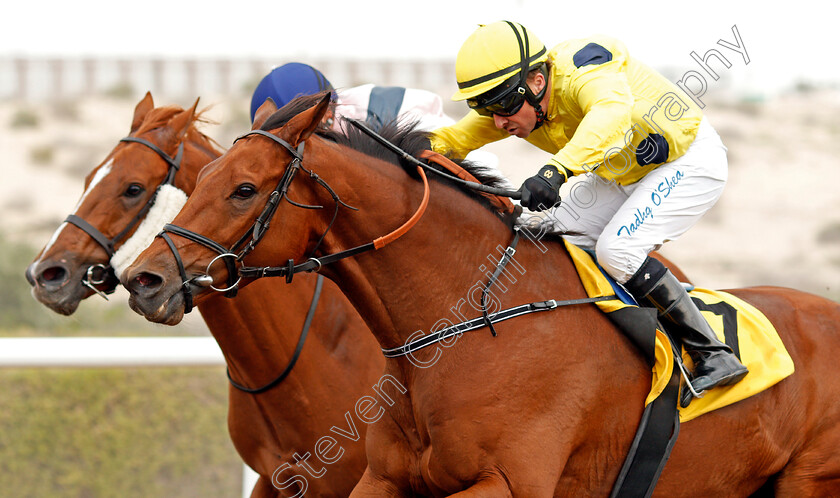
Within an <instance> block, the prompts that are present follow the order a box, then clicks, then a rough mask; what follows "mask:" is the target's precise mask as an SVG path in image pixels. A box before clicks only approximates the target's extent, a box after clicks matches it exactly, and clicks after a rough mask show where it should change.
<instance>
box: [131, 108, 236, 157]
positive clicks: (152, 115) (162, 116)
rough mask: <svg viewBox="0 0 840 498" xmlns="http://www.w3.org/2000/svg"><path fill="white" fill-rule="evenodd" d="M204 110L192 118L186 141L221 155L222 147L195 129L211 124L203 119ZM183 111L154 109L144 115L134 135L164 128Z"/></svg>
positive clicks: (181, 109)
mask: <svg viewBox="0 0 840 498" xmlns="http://www.w3.org/2000/svg"><path fill="white" fill-rule="evenodd" d="M206 110H207V109H204V110H202V111H200V112H197V113H196V114H195V116H194V117H193V120H192V122H191V123H190V127H189V128H188V129H187V140H188V141H191V142H194V143H195V144H196V145H198V146H199V147H203V148H204V149H206V150H208V151H215V152H216V153H217V154H221V153H222V152H224V149H223V148H222V146H221V145H219V144H218V143H217V142H216V141H215V140H213V139H212V138H210V137H208V136H207V135H205V134H204V133H202V132H201V131H199V130H198V128H197V125H198V124H199V123H200V124H207V123H211V122H212V121H211V120H209V119H207V118H206V117H204V112H205V111H206ZM183 111H184V109H183V108H181V107H178V106H174V105H169V106H163V107H155V108H154V109H152V110H151V111H149V112H148V113H147V114H146V116H145V117H144V118H143V122H142V123H141V124H140V126H139V127H138V128H137V131H136V132H135V133H134V135H135V136H140V135H142V134H143V133H146V132H149V131H152V130H154V129H157V128H161V127H163V126H166V124H167V123H169V120H170V119H172V117H173V116H175V115H176V114H178V113H179V112H183Z"/></svg>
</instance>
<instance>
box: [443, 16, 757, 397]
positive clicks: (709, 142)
mask: <svg viewBox="0 0 840 498" xmlns="http://www.w3.org/2000/svg"><path fill="white" fill-rule="evenodd" d="M455 71H456V77H457V83H458V90H457V91H456V92H455V94H454V95H453V97H452V99H453V100H466V101H467V105H468V106H469V107H470V109H471V110H470V112H469V113H468V114H467V115H466V116H465V117H464V118H463V119H461V120H460V121H459V122H457V123H456V124H454V125H449V126H444V127H442V128H439V129H437V130H435V131H434V132H433V136H432V146H433V148H434V149H435V150H436V151H437V152H440V153H443V154H447V155H449V156H450V157H455V158H459V157H463V156H464V155H465V154H467V153H468V152H469V151H471V150H474V149H476V148H479V147H481V146H483V145H485V144H487V143H490V142H493V141H496V140H500V139H502V138H506V137H508V136H510V135H514V136H517V137H519V138H523V139H525V140H527V141H528V142H530V143H532V144H533V145H535V146H537V147H539V148H541V149H543V150H545V151H547V152H549V153H551V154H553V156H552V157H551V158H550V159H549V160H548V161H547V163H546V164H545V165H544V166H543V167H542V168H540V170H539V171H538V172H537V174H536V175H534V176H533V177H531V178H528V179H526V180H525V182H524V183H523V184H522V187H521V188H520V189H519V191H520V193H521V204H522V205H523V206H525V207H527V208H529V209H531V210H535V211H542V210H544V209H547V208H552V207H554V206H556V205H558V204H559V203H560V194H559V189H560V186H561V185H563V183H565V182H566V181H567V180H568V179H569V178H570V177H572V176H575V175H580V176H578V177H577V178H575V184H574V186H573V190H572V194H573V195H571V196H570V197H572V200H573V201H574V203H569V202H566V203H563V205H562V206H560V207H559V208H558V209H556V210H554V212H553V213H551V214H550V216H553V217H554V218H555V221H556V222H557V223H559V224H560V226H562V227H564V228H565V230H566V231H568V232H570V233H569V235H566V236H565V237H566V238H567V239H569V241H570V242H572V243H574V244H576V245H578V246H581V247H583V248H585V249H589V250H593V251H594V252H595V254H596V256H597V259H598V262H599V263H600V265H601V266H602V267H603V268H604V269H605V270H606V271H607V272H608V273H609V274H610V275H611V276H612V277H613V278H614V279H615V280H616V281H618V282H619V283H621V284H622V285H623V286H624V287H625V288H626V289H627V290H628V291H629V292H630V293H631V294H632V295H633V296H634V297H635V298H636V301H637V302H638V303H639V304H640V305H643V306H647V307H655V308H656V309H657V310H658V312H659V316H660V318H662V319H664V320H663V323H665V324H666V326H667V328H668V331H669V332H670V333H671V335H672V336H674V337H675V338H676V339H678V340H679V341H681V342H682V344H683V345H684V346H685V348H686V351H687V352H688V353H689V354H690V356H691V358H692V360H693V361H694V370H693V381H692V385H693V387H694V389H695V390H696V391H698V392H701V391H703V390H706V389H711V388H713V387H715V386H725V385H730V384H734V383H736V382H738V381H740V380H741V379H742V378H743V377H744V376H745V375H746V374H747V368H746V367H744V366H743V365H742V364H741V363H740V361H739V360H738V358H737V357H736V356H735V355H734V354H733V352H732V349H731V348H730V347H729V346H727V345H726V344H724V343H722V342H721V341H719V340H718V339H717V337H716V335H715V333H714V332H713V331H712V329H711V327H710V326H709V324H708V322H706V320H705V319H704V318H703V316H702V314H701V313H700V311H699V309H698V308H697V306H696V305H695V304H694V303H693V302H692V300H691V298H690V297H689V296H688V294H687V292H686V290H685V289H684V288H683V286H682V285H681V284H680V282H679V281H678V280H677V279H676V278H675V277H674V276H673V275H672V274H671V272H670V271H668V270H667V269H666V268H665V266H664V265H663V264H662V263H660V262H659V261H658V260H656V259H654V258H650V257H648V253H650V252H651V251H653V250H656V249H658V248H659V247H660V246H661V245H662V244H663V243H665V242H666V241H668V240H674V239H676V238H678V237H679V236H680V235H682V234H683V233H684V232H685V231H686V230H688V229H689V228H690V227H691V226H693V225H694V224H695V223H697V221H698V220H699V219H700V218H701V217H702V216H703V214H704V213H706V211H708V210H709V209H710V208H711V207H712V206H713V205H714V204H715V202H716V201H717V200H718V198H719V197H720V195H721V193H722V191H723V187H724V185H725V184H726V179H727V169H728V165H727V159H726V147H724V145H723V143H722V142H721V140H720V137H719V136H718V135H717V133H716V132H715V130H714V129H713V128H712V126H711V125H710V124H709V123H708V121H707V120H706V118H705V117H704V116H703V114H702V113H701V111H700V110H699V109H698V108H696V107H695V106H694V104H693V103H691V101H690V100H688V99H686V98H685V95H684V94H682V93H680V90H679V89H678V88H677V87H676V86H675V85H674V84H672V83H671V82H669V81H668V80H666V79H665V78H664V77H662V76H661V75H660V74H658V73H657V72H655V71H654V70H652V69H650V68H649V67H647V66H645V65H643V64H642V63H641V62H639V61H637V60H635V59H633V58H631V57H630V55H629V54H628V51H627V49H626V47H625V46H624V45H623V44H622V43H621V42H619V41H618V40H615V39H613V38H609V37H605V36H596V37H591V38H585V39H579V40H569V41H566V42H563V43H560V44H559V45H557V46H556V47H554V48H553V49H552V50H551V51H547V50H546V48H545V46H544V45H543V44H542V43H541V42H540V41H539V40H538V39H537V37H536V36H534V35H533V34H532V33H531V32H530V31H528V30H527V29H526V28H525V27H523V26H522V25H520V24H517V23H513V22H509V21H499V22H495V23H492V24H488V25H481V26H480V27H479V28H478V29H477V30H476V31H475V32H473V34H472V35H471V36H470V37H469V38H468V39H467V40H466V41H465V42H464V44H463V46H462V47H461V49H460V51H459V52H458V56H457V58H456V62H455ZM570 183H571V182H570ZM580 189H585V190H580ZM586 191H588V192H586ZM580 199H583V201H581V200H580ZM561 208H562V209H561ZM577 208H580V209H577ZM572 234H574V235H572ZM686 393H687V391H686ZM689 401H690V397H688V398H687V397H686V396H683V406H686V405H687V404H688V402H689Z"/></svg>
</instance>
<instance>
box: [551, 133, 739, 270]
mask: <svg viewBox="0 0 840 498" xmlns="http://www.w3.org/2000/svg"><path fill="white" fill-rule="evenodd" d="M727 174H728V164H727V160H726V147H725V146H724V145H723V143H722V142H721V140H720V137H719V136H718V134H717V132H715V130H714V128H712V126H711V125H710V124H709V123H708V122H707V120H706V118H703V120H702V121H701V122H700V127H699V129H698V131H697V137H696V138H695V140H694V142H693V143H692V144H691V146H690V147H689V149H688V151H687V152H686V153H685V154H684V155H683V156H682V157H680V158H678V159H676V160H675V161H672V162H669V163H665V164H663V165H661V166H659V167H658V168H656V169H655V170H653V171H651V172H650V173H648V174H647V175H646V176H645V177H644V178H642V179H641V180H639V181H638V182H636V183H634V184H632V185H626V186H624V185H618V184H617V183H614V182H610V181H608V180H605V179H604V178H602V177H600V176H598V175H595V174H594V173H587V174H586V175H583V176H582V177H580V178H579V179H578V181H577V182H575V183H574V184H573V185H572V188H571V190H570V192H569V194H567V195H566V196H565V198H564V199H563V203H562V204H561V205H560V206H558V207H557V208H556V209H555V210H554V212H553V213H552V214H550V215H549V216H550V217H552V218H554V222H555V226H556V227H557V228H559V229H561V230H563V231H570V232H576V233H575V234H567V235H565V238H566V239H567V240H569V242H571V243H573V244H575V245H577V246H580V247H582V248H584V249H590V250H594V251H595V254H596V256H597V258H598V263H599V264H600V265H601V266H602V267H603V268H604V269H605V270H606V271H607V273H609V274H610V275H611V276H612V277H613V278H615V279H616V280H617V281H618V282H619V283H622V284H623V283H625V282H626V281H627V280H629V279H630V277H631V276H633V274H634V273H636V271H637V270H638V269H639V267H640V266H641V265H642V263H643V262H644V261H645V259H646V258H647V256H648V253H649V252H651V251H653V250H656V249H658V248H659V247H660V246H661V245H662V244H663V243H665V242H667V241H669V240H676V239H677V238H678V237H679V236H680V235H682V234H683V233H685V232H686V230H688V229H689V228H691V227H692V226H693V225H694V224H695V223H697V222H698V221H699V220H700V218H701V217H702V216H703V215H704V214H705V213H706V211H708V210H709V209H710V208H711V207H712V206H713V205H714V204H715V202H717V200H718V198H720V195H721V193H722V192H723V187H724V185H726V179H727Z"/></svg>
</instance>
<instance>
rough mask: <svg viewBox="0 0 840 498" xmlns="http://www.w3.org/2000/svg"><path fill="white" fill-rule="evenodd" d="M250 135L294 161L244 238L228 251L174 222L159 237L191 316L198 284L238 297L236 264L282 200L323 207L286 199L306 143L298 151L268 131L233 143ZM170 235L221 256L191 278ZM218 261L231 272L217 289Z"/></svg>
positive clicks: (251, 247)
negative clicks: (212, 270)
mask: <svg viewBox="0 0 840 498" xmlns="http://www.w3.org/2000/svg"><path fill="white" fill-rule="evenodd" d="M250 135H262V136H265V137H268V138H270V139H271V140H274V141H275V142H277V143H278V144H280V145H281V146H283V148H285V149H286V150H287V151H288V152H289V153H290V154H291V155H292V160H291V162H290V163H289V165H288V166H287V167H286V170H285V171H284V172H283V176H282V177H281V178H280V181H279V182H278V184H277V187H275V188H274V190H273V191H272V192H271V194H269V196H268V201H267V202H266V205H265V207H264V208H263V210H262V213H260V215H259V216H258V217H257V219H256V220H255V221H254V223H253V225H251V227H250V228H249V229H248V230H246V231H245V233H244V234H243V235H242V237H240V238H239V240H238V241H237V242H236V243H235V244H233V246H231V247H230V248H226V247H225V246H223V245H221V244H219V243H218V242H216V241H214V240H212V239H210V238H209V237H205V236H204V235H201V234H199V233H196V232H193V231H191V230H188V229H186V228H182V227H179V226H177V225H175V224H172V223H167V224H166V225H164V227H163V230H162V231H161V232H160V233H159V234H158V237H161V238H162V239H163V240H164V241H165V242H166V244H167V245H168V246H169V249H170V250H171V251H172V254H173V256H174V257H175V262H176V263H177V265H178V271H179V273H180V274H181V281H182V282H183V284H182V291H183V293H184V308H185V309H184V312H185V313H189V312H190V310H192V306H193V296H192V291H191V285H196V286H199V287H210V288H211V289H213V290H215V291H217V292H224V293H225V296H226V297H234V296H236V293H237V290H238V287H239V282H240V281H241V280H242V276H241V275H240V273H239V271H238V270H237V263H239V262H241V261H242V259H243V258H244V257H245V256H246V255H247V254H248V253H250V252H251V251H253V250H254V248H255V247H256V245H257V244H258V243H259V241H260V240H262V238H263V236H264V235H265V232H266V231H267V230H268V227H269V225H270V224H271V219H272V218H273V217H274V213H275V212H277V206H278V204H279V203H280V201H281V200H282V199H284V198H285V199H286V200H288V201H289V202H290V203H291V204H294V205H296V206H299V207H304V208H320V207H321V206H306V205H302V204H298V203H296V202H294V201H292V200H291V199H289V198H288V197H287V193H288V190H289V185H290V184H291V183H292V180H293V179H294V177H295V174H296V173H297V171H298V170H299V169H301V161H302V159H303V148H304V142H301V143H300V145H298V147H297V149H295V148H294V147H292V146H291V145H290V144H289V143H288V142H286V141H285V140H283V139H282V138H280V137H277V136H275V135H272V134H271V133H268V132H266V131H262V130H253V131H251V132H249V133H246V134H244V135H242V136H240V137H238V138H237V139H236V140H234V143H236V141H238V140H240V139H242V138H245V137H247V136H250ZM310 175H312V173H310ZM316 177H317V176H316ZM170 233H171V234H174V235H179V236H181V237H184V238H185V239H188V240H190V241H192V242H195V243H197V244H200V245H202V246H204V247H206V248H208V249H210V250H212V251H214V252H216V253H218V256H216V257H215V258H213V259H212V260H211V261H210V263H208V265H207V269H206V270H205V274H204V275H199V276H197V277H193V278H188V276H187V272H186V269H185V268H184V263H183V261H182V259H181V255H180V253H179V251H178V249H177V247H176V246H175V243H174V242H173V241H172V238H171V237H170V236H169V234H170ZM249 237H250V240H249ZM219 259H221V260H222V261H223V262H224V264H225V266H226V268H227V273H228V279H227V286H226V287H224V288H218V287H214V286H213V279H212V277H210V268H211V267H212V266H213V264H214V263H215V262H216V261H217V260H219Z"/></svg>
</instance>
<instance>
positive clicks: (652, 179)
mask: <svg viewBox="0 0 840 498" xmlns="http://www.w3.org/2000/svg"><path fill="white" fill-rule="evenodd" d="M726 178H727V161H726V148H725V147H724V146H723V144H722V143H721V141H720V137H718V135H717V133H715V131H714V129H713V128H712V127H711V125H709V124H708V123H706V122H705V121H704V122H703V123H701V126H700V129H699V131H698V134H697V138H696V139H695V141H694V143H692V145H691V147H690V148H689V150H688V151H687V152H686V153H685V154H684V155H683V156H682V157H680V158H678V159H676V160H675V161H672V162H670V163H666V164H663V165H662V166H659V167H658V168H657V169H655V170H653V171H651V172H650V173H648V174H647V175H646V176H645V177H644V178H642V180H640V181H639V182H637V183H635V184H633V185H632V186H630V187H631V189H632V193H630V196H629V197H628V198H627V200H626V201H625V202H624V204H623V205H622V206H621V208H619V209H618V211H617V212H616V214H615V216H614V217H613V219H612V220H611V221H610V222H609V223H608V224H607V225H606V227H605V228H604V231H603V233H602V234H601V236H600V237H599V238H598V243H597V245H596V248H595V252H596V254H597V257H598V262H599V263H600V264H601V266H603V267H604V269H605V270H606V271H607V272H608V273H609V274H610V275H612V277H613V278H615V279H616V280H617V281H618V282H619V283H621V284H624V286H625V287H626V288H627V290H628V291H629V292H630V293H631V294H633V296H634V297H635V298H636V300H637V301H638V302H639V304H641V305H643V306H651V307H656V308H657V309H658V310H659V315H660V317H661V318H663V319H664V322H665V325H666V327H668V331H669V332H671V334H672V335H674V336H675V338H677V339H679V340H680V341H681V342H682V343H683V345H684V346H685V347H686V350H687V351H688V353H689V354H690V355H691V357H692V359H693V360H694V362H695V369H694V378H695V380H694V382H693V385H694V388H695V390H697V391H700V390H705V389H711V388H712V387H714V386H717V385H728V384H732V383H735V382H737V381H739V380H741V379H742V378H743V377H744V375H746V374H747V369H746V367H744V366H743V365H741V363H740V361H738V359H737V357H735V355H734V354H732V349H731V348H729V346H727V345H726V344H724V343H722V342H720V341H719V340H718V339H717V336H716V335H715V333H714V331H712V329H711V327H710V326H709V324H708V322H706V320H705V318H703V315H702V314H701V313H700V310H699V309H698V308H697V306H695V305H694V303H693V302H692V301H691V298H690V297H689V296H688V294H687V293H686V291H685V289H684V288H683V287H682V285H681V284H680V283H679V282H678V281H677V279H676V278H674V276H673V275H672V274H671V273H670V272H669V271H667V269H666V268H665V267H664V266H663V265H662V264H661V263H660V262H659V261H657V260H654V259H652V258H649V257H648V253H649V252H650V251H652V250H654V249H657V248H658V247H660V246H661V245H662V244H663V243H665V242H667V241H669V240H675V239H677V238H678V237H679V236H680V235H682V234H683V233H684V232H685V231H686V230H688V229H689V228H691V227H692V226H693V225H694V224H695V223H697V221H699V219H700V218H701V217H702V216H703V215H704V214H705V213H706V212H707V211H708V210H709V209H710V208H711V207H712V206H713V205H714V204H715V202H717V200H718V198H719V197H720V195H721V193H722V192H723V187H724V185H725V184H726ZM669 324H670V326H668V325H669ZM688 401H690V397H689V398H688V399H686V398H685V397H684V398H683V403H684V404H687V402H688Z"/></svg>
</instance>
